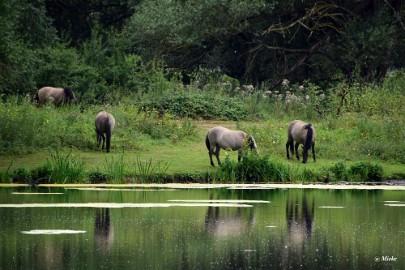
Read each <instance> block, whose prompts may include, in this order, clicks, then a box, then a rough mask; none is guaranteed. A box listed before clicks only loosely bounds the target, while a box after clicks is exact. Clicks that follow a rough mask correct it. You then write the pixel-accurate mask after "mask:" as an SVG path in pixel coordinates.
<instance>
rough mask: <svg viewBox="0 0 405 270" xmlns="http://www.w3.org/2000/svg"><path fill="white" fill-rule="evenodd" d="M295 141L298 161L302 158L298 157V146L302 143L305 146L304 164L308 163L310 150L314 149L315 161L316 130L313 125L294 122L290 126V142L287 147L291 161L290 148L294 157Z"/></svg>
mask: <svg viewBox="0 0 405 270" xmlns="http://www.w3.org/2000/svg"><path fill="white" fill-rule="evenodd" d="M294 141H295V154H296V156H297V159H298V160H299V159H300V157H299V155H298V146H299V145H300V144H301V143H302V144H303V145H304V147H303V150H302V158H303V160H302V163H307V160H308V150H309V149H310V148H312V156H313V158H314V161H316V158H315V128H314V127H313V126H312V125H311V124H307V123H305V122H303V121H301V120H294V121H292V122H291V124H290V125H289V126H288V141H287V144H286V145H285V147H286V150H287V158H288V159H290V153H289V151H288V148H290V150H291V153H292V154H293V155H294Z"/></svg>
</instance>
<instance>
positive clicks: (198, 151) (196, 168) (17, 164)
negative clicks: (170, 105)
mask: <svg viewBox="0 0 405 270" xmlns="http://www.w3.org/2000/svg"><path fill="white" fill-rule="evenodd" d="M219 124H220V125H224V126H228V127H230V128H236V126H244V127H249V129H251V130H263V129H262V128H261V126H262V125H264V126H270V127H272V126H273V127H274V131H273V132H272V133H271V136H269V137H270V138H271V139H267V137H265V136H264V134H262V135H260V136H258V137H259V138H260V140H258V142H257V143H258V146H259V150H260V155H261V156H265V155H268V156H269V157H270V158H271V160H272V161H274V162H276V163H277V164H280V165H282V166H283V168H284V167H286V168H290V169H289V170H290V172H286V171H284V174H286V175H287V174H288V175H289V178H291V179H290V180H291V181H292V182H302V181H303V180H302V177H304V178H305V177H308V171H312V172H314V173H315V174H320V173H321V172H322V171H323V170H325V169H328V168H331V167H333V166H334V165H335V164H336V163H339V162H343V163H344V164H345V166H346V167H347V168H349V167H350V166H353V165H354V164H356V163H357V162H359V161H364V162H373V163H377V164H379V165H381V166H382V167H383V169H384V177H385V178H389V179H393V178H394V179H398V178H404V177H405V175H404V172H405V165H404V164H402V163H399V162H395V161H382V160H379V159H377V158H374V157H372V156H369V155H364V157H363V158H359V154H357V155H356V156H353V157H350V155H347V156H344V153H340V152H341V151H340V152H338V158H336V159H334V158H331V157H333V155H332V153H323V152H322V151H324V150H325V149H327V147H326V146H323V147H322V145H321V144H322V137H321V140H320V142H317V149H319V150H318V152H317V162H313V160H312V156H311V155H310V156H309V159H308V163H307V164H302V163H301V162H300V161H297V160H286V158H285V142H284V141H285V135H284V136H283V134H284V133H285V129H282V128H278V127H282V126H283V125H284V123H279V122H277V123H276V122H265V123H263V122H256V123H250V122H244V123H236V122H231V121H226V122H220V121H217V122H207V121H199V122H196V125H197V129H196V136H195V138H189V139H186V140H182V141H180V142H177V143H172V142H171V141H170V140H166V141H157V142H156V141H154V140H151V139H148V138H144V139H143V140H142V141H139V142H138V143H139V144H141V145H145V149H143V150H129V151H125V152H122V151H121V150H119V149H116V148H114V147H113V148H112V152H110V153H105V152H102V151H101V150H90V151H89V150H87V151H81V150H79V149H74V150H69V149H66V150H64V151H61V152H60V155H61V156H65V155H67V154H69V153H70V151H72V154H73V155H74V156H76V157H77V158H79V159H80V160H81V162H82V163H83V164H84V170H85V171H86V172H95V171H99V172H102V173H105V174H107V175H110V176H111V177H112V180H111V181H112V182H114V183H119V182H123V181H125V180H122V179H121V178H122V177H123V176H124V175H127V176H128V177H129V178H130V179H138V180H137V181H142V180H145V179H146V175H147V174H153V173H152V168H153V167H156V166H161V165H162V166H163V165H164V166H163V167H164V169H162V170H163V171H164V173H165V174H169V175H170V174H205V173H207V172H208V173H211V174H215V173H216V172H217V168H213V167H211V166H210V164H209V157H208V152H207V149H206V147H205V143H204V139H205V134H206V131H207V129H208V128H209V127H211V126H213V125H219ZM315 124H316V123H315ZM315 124H314V125H315ZM276 126H277V127H276ZM261 136H263V137H261ZM325 136H332V135H329V134H327V133H325ZM267 140H270V141H269V142H267ZM273 140H274V141H273ZM95 143H96V142H95V139H94V144H95ZM112 145H114V137H113V140H112ZM146 146H148V147H146ZM340 147H342V146H340ZM51 154H52V152H47V151H44V152H38V153H33V154H27V155H7V156H2V158H1V160H0V171H6V170H7V169H8V167H10V164H12V166H11V168H12V169H13V168H14V169H15V168H21V167H24V168H27V169H29V170H30V169H34V168H36V167H39V166H41V165H43V164H45V163H46V161H47V159H49V157H50V155H51ZM220 157H221V160H222V161H225V159H226V157H228V159H229V160H230V161H231V162H234V163H236V162H237V153H236V152H227V151H224V150H221V154H220ZM342 157H343V158H342ZM139 164H144V165H145V166H149V170H148V171H147V168H146V167H145V168H144V170H143V172H142V168H139ZM163 167H162V168H163ZM156 170H157V169H156ZM286 175H284V178H282V179H284V180H286V179H287V178H286V177H287V176H286ZM142 177H143V178H142ZM310 178H311V177H309V179H310ZM231 180H232V179H229V180H228V181H231ZM308 181H310V180H308Z"/></svg>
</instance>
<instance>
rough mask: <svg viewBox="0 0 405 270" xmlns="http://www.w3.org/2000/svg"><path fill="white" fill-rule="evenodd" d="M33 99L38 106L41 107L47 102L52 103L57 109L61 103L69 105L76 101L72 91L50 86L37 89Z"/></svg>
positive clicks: (66, 88)
mask: <svg viewBox="0 0 405 270" xmlns="http://www.w3.org/2000/svg"><path fill="white" fill-rule="evenodd" d="M34 99H35V102H36V103H37V104H38V105H42V104H44V103H45V102H47V101H52V102H53V104H54V105H55V106H57V107H58V106H60V105H62V104H63V103H71V102H72V101H76V97H75V94H74V93H73V91H72V89H70V88H68V87H64V88H55V87H50V86H46V87H42V88H41V89H39V90H38V91H37V93H36V95H35V98H34Z"/></svg>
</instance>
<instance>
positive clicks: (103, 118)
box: [94, 111, 115, 133]
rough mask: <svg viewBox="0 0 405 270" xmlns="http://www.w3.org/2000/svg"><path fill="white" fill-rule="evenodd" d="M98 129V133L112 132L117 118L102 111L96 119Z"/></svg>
mask: <svg viewBox="0 0 405 270" xmlns="http://www.w3.org/2000/svg"><path fill="white" fill-rule="evenodd" d="M94 123H95V126H96V131H97V132H98V133H107V132H110V133H111V132H112V131H113V130H114V127H115V118H114V116H112V114H110V113H107V112H105V111H100V112H99V113H98V114H97V115H96V119H95V120H94Z"/></svg>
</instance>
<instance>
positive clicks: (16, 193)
mask: <svg viewBox="0 0 405 270" xmlns="http://www.w3.org/2000/svg"><path fill="white" fill-rule="evenodd" d="M11 194H13V195H63V194H64V193H61V192H13V193H11Z"/></svg>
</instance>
